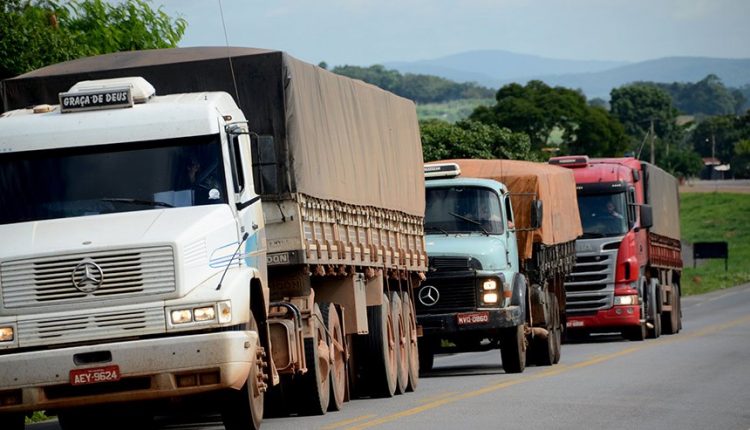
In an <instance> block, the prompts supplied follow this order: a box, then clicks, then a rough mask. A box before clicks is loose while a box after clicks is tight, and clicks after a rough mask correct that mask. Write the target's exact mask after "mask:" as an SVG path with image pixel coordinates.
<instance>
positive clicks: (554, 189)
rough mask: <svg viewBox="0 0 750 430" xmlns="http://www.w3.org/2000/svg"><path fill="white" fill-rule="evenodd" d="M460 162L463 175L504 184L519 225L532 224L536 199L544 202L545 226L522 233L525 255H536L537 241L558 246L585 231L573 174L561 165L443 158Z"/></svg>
mask: <svg viewBox="0 0 750 430" xmlns="http://www.w3.org/2000/svg"><path fill="white" fill-rule="evenodd" d="M440 163H456V164H458V165H459V166H460V167H461V176H464V177H469V178H485V179H493V180H496V181H498V182H502V183H504V184H505V185H506V186H507V187H508V190H509V191H510V193H511V201H512V202H513V207H514V211H515V217H516V226H517V227H518V228H524V227H527V226H529V225H531V209H530V206H529V202H531V200H532V199H537V200H541V201H542V202H543V204H544V210H543V212H544V217H543V219H542V226H541V228H539V229H537V230H534V231H522V230H520V231H519V232H518V249H519V252H520V253H521V255H522V256H523V258H526V259H529V258H531V257H532V252H533V245H534V243H542V244H544V245H556V244H560V243H565V242H570V241H573V240H575V239H576V238H577V237H578V236H580V235H581V234H582V233H583V232H582V230H581V219H580V215H579V213H578V207H577V205H575V204H572V202H575V200H576V192H575V190H576V188H575V178H574V177H573V173H572V172H571V171H570V170H568V169H564V168H561V167H557V166H550V165H547V164H542V163H532V162H529V161H517V160H443V161H440Z"/></svg>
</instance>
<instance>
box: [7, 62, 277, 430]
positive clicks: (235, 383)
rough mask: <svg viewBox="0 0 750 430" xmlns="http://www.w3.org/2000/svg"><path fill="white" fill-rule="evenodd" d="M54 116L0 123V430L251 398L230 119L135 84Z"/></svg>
mask: <svg viewBox="0 0 750 430" xmlns="http://www.w3.org/2000/svg"><path fill="white" fill-rule="evenodd" d="M59 100H60V103H59V104H58V105H40V106H34V107H33V108H29V109H19V110H15V111H10V112H6V113H4V114H3V115H2V116H0V237H2V238H3V240H2V241H1V242H0V329H2V332H3V333H6V334H8V333H9V335H8V336H5V335H4V336H3V337H2V339H0V368H2V369H6V370H7V369H13V371H12V372H0V398H1V399H3V400H2V402H1V403H0V423H2V424H3V425H2V427H3V428H22V427H23V421H22V417H23V414H25V413H28V412H30V411H34V410H42V409H44V410H48V411H53V412H55V411H59V412H60V418H61V424H62V425H63V426H64V427H65V428H77V427H78V426H79V424H82V423H83V422H84V421H85V420H87V419H88V420H90V418H91V417H88V418H87V417H85V413H77V410H76V409H75V408H77V407H81V406H83V405H85V406H86V407H90V406H92V405H98V404H102V403H116V402H121V401H125V400H134V399H135V400H146V399H156V398H166V397H176V396H181V395H186V394H195V393H201V392H207V391H216V390H224V389H229V388H231V389H234V390H233V392H234V393H239V394H237V395H238V396H240V397H242V395H243V394H244V395H245V396H247V395H248V393H250V394H249V395H250V396H251V397H252V396H253V392H254V393H256V397H257V396H258V395H261V394H262V390H263V382H262V379H258V378H256V377H255V376H253V375H256V374H257V370H258V367H261V366H262V365H263V362H262V356H263V348H262V347H261V346H260V338H261V337H263V336H259V330H258V326H257V323H256V320H261V319H263V318H265V312H266V306H265V305H264V302H266V303H267V298H268V289H267V283H266V258H265V248H266V245H265V234H264V223H263V216H262V210H261V207H260V201H259V199H258V197H257V194H256V191H255V188H254V186H253V175H252V172H251V171H249V170H246V169H248V168H247V167H246V165H245V164H243V163H241V162H239V160H240V158H241V157H244V158H245V159H250V152H251V143H250V139H248V136H247V134H246V133H244V134H243V133H242V131H243V128H244V127H245V125H244V117H243V114H242V111H240V110H239V108H238V107H237V105H236V104H235V102H234V100H233V99H232V98H231V96H229V95H228V94H226V93H221V92H205V93H192V94H176V95H168V96H156V95H155V90H154V88H153V87H152V86H151V85H150V84H149V83H148V82H147V81H145V80H144V79H143V78H139V77H133V78H117V79H107V80H98V81H84V82H80V83H78V84H76V85H75V86H74V87H72V88H71V89H70V90H69V91H67V92H65V93H61V94H60V96H59ZM251 297H252V298H253V301H252V302H251ZM248 304H250V305H249V306H248ZM248 386H249V387H250V389H248V388H247V387H248ZM243 387H245V388H244V391H243V390H242V388H243ZM261 399H262V398H261ZM240 400H242V399H240ZM230 403H231V401H230ZM240 403H241V401H240ZM245 404H246V405H247V403H245ZM90 411H91V410H89V412H90ZM237 413H240V412H237ZM232 414H233V412H231V411H229V412H228V415H227V417H228V418H227V419H229V420H232V419H236V418H237V417H236V416H235V417H234V418H233V417H232V416H231V415H232ZM17 417H21V421H20V423H21V425H20V427H19V426H18V420H17ZM6 424H7V425H8V427H6Z"/></svg>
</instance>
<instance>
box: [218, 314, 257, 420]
mask: <svg viewBox="0 0 750 430" xmlns="http://www.w3.org/2000/svg"><path fill="white" fill-rule="evenodd" d="M247 329H248V330H251V331H253V330H254V331H256V332H257V331H258V324H257V323H256V322H255V318H254V317H253V314H252V312H251V313H250V321H249V322H248V324H247ZM254 349H255V365H254V366H251V367H250V373H249V374H248V375H247V381H246V382H245V385H243V386H242V388H241V389H240V390H228V391H227V392H226V397H225V399H224V401H223V402H222V408H221V419H222V421H223V422H224V428H226V429H227V430H257V429H259V428H260V423H261V421H263V401H264V397H265V387H263V385H262V384H263V372H264V370H263V368H264V366H263V359H264V358H263V357H264V353H263V349H262V348H261V346H260V339H258V340H256V343H255V348H254Z"/></svg>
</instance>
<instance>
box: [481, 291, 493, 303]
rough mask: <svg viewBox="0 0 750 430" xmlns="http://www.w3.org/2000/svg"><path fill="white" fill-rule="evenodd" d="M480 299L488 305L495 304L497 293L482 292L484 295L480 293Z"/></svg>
mask: <svg viewBox="0 0 750 430" xmlns="http://www.w3.org/2000/svg"><path fill="white" fill-rule="evenodd" d="M482 301H483V302H484V303H486V304H488V305H494V304H496V303H497V293H484V295H482Z"/></svg>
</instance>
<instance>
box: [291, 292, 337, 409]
mask: <svg viewBox="0 0 750 430" xmlns="http://www.w3.org/2000/svg"><path fill="white" fill-rule="evenodd" d="M323 321H324V320H323V315H322V314H321V312H320V307H319V306H318V304H317V303H316V304H315V309H314V310H313V314H312V316H311V318H310V324H311V325H312V332H313V337H311V338H306V339H305V361H306V363H307V373H305V374H304V375H300V376H299V378H298V379H297V381H295V384H294V391H295V394H296V397H297V405H298V409H297V411H298V412H299V414H300V415H324V414H325V413H326V411H327V410H328V402H329V400H330V394H331V387H330V386H329V385H330V382H331V381H330V378H329V377H330V375H331V371H330V366H329V365H328V362H329V361H328V360H329V356H330V354H329V351H330V349H329V347H328V336H327V335H326V331H325V328H324V326H323V324H324V323H323Z"/></svg>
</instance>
